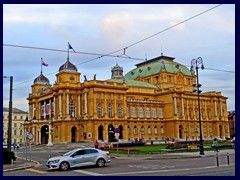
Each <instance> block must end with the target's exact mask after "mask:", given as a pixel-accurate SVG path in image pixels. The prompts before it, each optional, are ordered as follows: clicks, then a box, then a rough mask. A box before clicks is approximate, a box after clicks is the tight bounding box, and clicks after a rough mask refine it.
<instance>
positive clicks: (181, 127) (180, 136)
mask: <svg viewBox="0 0 240 180" xmlns="http://www.w3.org/2000/svg"><path fill="white" fill-rule="evenodd" d="M178 131H179V138H180V139H182V138H183V137H182V135H183V126H182V125H180V126H179V129H178Z"/></svg>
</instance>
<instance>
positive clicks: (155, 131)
mask: <svg viewBox="0 0 240 180" xmlns="http://www.w3.org/2000/svg"><path fill="white" fill-rule="evenodd" d="M157 133H158V129H157V126H155V127H154V134H157Z"/></svg>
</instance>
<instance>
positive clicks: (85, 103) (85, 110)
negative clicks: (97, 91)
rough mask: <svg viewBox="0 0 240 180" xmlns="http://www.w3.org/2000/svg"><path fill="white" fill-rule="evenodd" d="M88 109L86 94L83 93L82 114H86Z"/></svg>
mask: <svg viewBox="0 0 240 180" xmlns="http://www.w3.org/2000/svg"><path fill="white" fill-rule="evenodd" d="M87 112H88V109H87V92H86V91H85V92H84V114H87Z"/></svg>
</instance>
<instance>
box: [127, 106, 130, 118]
mask: <svg viewBox="0 0 240 180" xmlns="http://www.w3.org/2000/svg"><path fill="white" fill-rule="evenodd" d="M127 117H128V118H129V117H130V113H129V107H127Z"/></svg>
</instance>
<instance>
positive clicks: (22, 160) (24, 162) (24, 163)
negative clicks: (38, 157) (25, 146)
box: [3, 156, 40, 172]
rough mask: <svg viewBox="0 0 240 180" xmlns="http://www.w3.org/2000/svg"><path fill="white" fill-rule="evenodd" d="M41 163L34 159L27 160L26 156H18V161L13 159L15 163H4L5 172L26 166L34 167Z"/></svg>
mask: <svg viewBox="0 0 240 180" xmlns="http://www.w3.org/2000/svg"><path fill="white" fill-rule="evenodd" d="M38 165H40V163H39V162H37V161H33V160H31V161H30V160H28V159H27V160H26V159H25V158H22V157H18V156H17V157H16V161H13V164H4V165H3V172H8V171H16V170H20V169H26V168H32V167H34V166H38Z"/></svg>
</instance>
